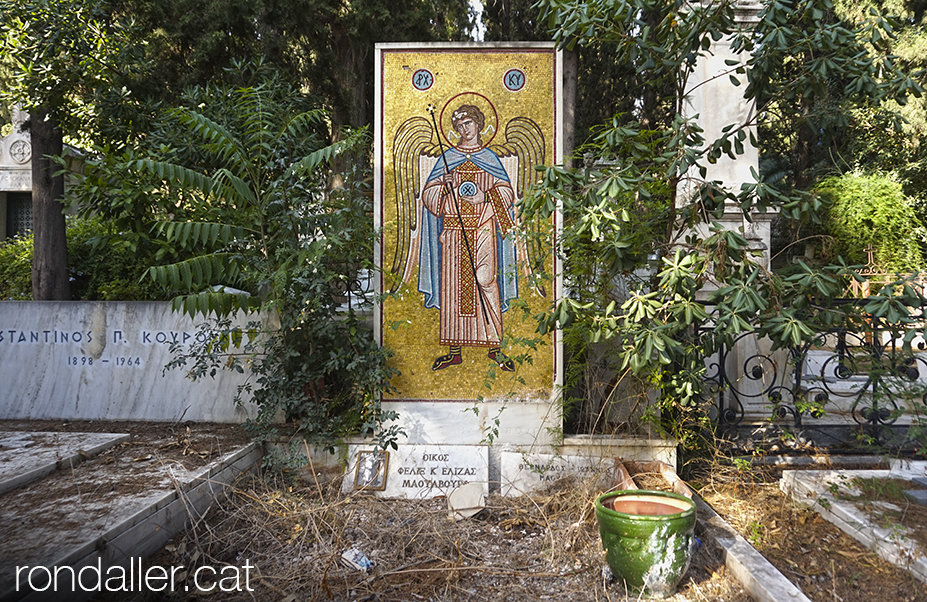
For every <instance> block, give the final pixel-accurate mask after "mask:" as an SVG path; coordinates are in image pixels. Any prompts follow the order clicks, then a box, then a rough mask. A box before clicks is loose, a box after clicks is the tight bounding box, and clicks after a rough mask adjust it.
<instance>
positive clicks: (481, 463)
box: [344, 445, 489, 499]
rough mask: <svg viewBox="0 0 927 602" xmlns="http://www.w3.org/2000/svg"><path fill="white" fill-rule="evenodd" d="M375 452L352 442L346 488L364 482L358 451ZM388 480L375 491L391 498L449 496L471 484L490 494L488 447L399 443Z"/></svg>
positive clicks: (392, 452)
mask: <svg viewBox="0 0 927 602" xmlns="http://www.w3.org/2000/svg"><path fill="white" fill-rule="evenodd" d="M361 451H373V448H372V447H371V446H369V445H363V446H362V445H351V446H350V447H349V448H348V458H349V463H348V471H347V473H346V475H347V477H346V478H345V480H344V488H345V490H348V491H350V490H354V489H355V488H356V487H355V485H362V484H363V482H364V479H363V478H358V470H357V459H358V455H359V452H361ZM388 451H389V459H388V466H387V471H386V481H385V483H383V485H384V488H383V489H382V490H375V491H372V493H374V494H375V495H377V496H380V497H389V498H406V499H422V498H431V497H437V496H447V495H448V494H449V493H451V492H452V491H453V490H455V489H456V488H458V487H460V486H461V485H466V484H468V483H478V484H480V485H482V487H483V495H484V496H485V495H488V494H489V449H488V448H487V447H486V446H483V445H400V446H399V449H398V450H394V449H390V450H388ZM378 483H379V481H378Z"/></svg>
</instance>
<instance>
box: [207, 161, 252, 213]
mask: <svg viewBox="0 0 927 602" xmlns="http://www.w3.org/2000/svg"><path fill="white" fill-rule="evenodd" d="M213 177H214V179H215V181H216V183H218V184H220V185H222V187H223V190H234V191H235V196H236V197H237V198H239V199H242V200H245V201H248V202H249V203H251V204H253V205H257V197H256V196H255V195H254V191H253V190H251V187H250V186H248V184H247V183H245V181H244V180H242V179H241V178H239V177H238V176H236V175H235V174H233V173H232V172H231V171H229V170H228V169H226V168H224V167H223V168H222V169H219V170H218V171H216V174H215V176H213ZM231 196H232V195H227V199H228V200H231ZM236 205H237V206H238V207H239V208H240V207H241V205H242V203H236Z"/></svg>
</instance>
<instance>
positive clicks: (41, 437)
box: [0, 431, 129, 493]
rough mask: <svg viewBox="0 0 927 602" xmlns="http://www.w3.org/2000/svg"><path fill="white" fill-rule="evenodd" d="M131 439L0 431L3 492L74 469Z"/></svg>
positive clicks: (113, 435) (0, 489) (0, 486)
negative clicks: (61, 471) (64, 469)
mask: <svg viewBox="0 0 927 602" xmlns="http://www.w3.org/2000/svg"><path fill="white" fill-rule="evenodd" d="M128 438H129V436H128V435H126V434H121V433H45V432H35V433H28V432H3V431H0V493H4V492H6V491H9V490H11V489H15V488H16V487H21V486H23V485H25V484H26V483H29V482H31V481H34V480H35V479H39V478H41V477H44V476H45V475H47V474H49V473H51V472H52V471H54V470H55V469H58V468H62V469H63V468H69V467H73V466H74V465H75V464H77V463H79V462H82V461H83V460H85V459H87V458H90V457H92V456H95V455H97V454H99V453H100V452H102V451H104V450H106V449H109V448H110V447H112V446H114V445H116V444H117V443H119V442H121V441H125V440H126V439H128Z"/></svg>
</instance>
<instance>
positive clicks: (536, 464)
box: [501, 452, 615, 496]
mask: <svg viewBox="0 0 927 602" xmlns="http://www.w3.org/2000/svg"><path fill="white" fill-rule="evenodd" d="M614 465H615V461H614V459H613V458H600V457H593V456H557V455H554V454H538V453H530V454H528V453H519V452H502V458H501V472H502V495H506V496H508V495H522V494H525V493H531V492H532V491H537V490H539V489H543V488H544V487H547V486H549V485H551V483H553V482H556V481H558V480H559V479H561V478H564V477H567V476H573V477H576V478H579V479H583V478H586V477H591V476H594V475H601V474H604V473H608V472H611V471H612V470H613V468H614Z"/></svg>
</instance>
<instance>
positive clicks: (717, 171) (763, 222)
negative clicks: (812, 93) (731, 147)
mask: <svg viewBox="0 0 927 602" xmlns="http://www.w3.org/2000/svg"><path fill="white" fill-rule="evenodd" d="M761 9H762V6H761V5H760V4H759V3H758V2H756V1H755V0H739V1H738V3H737V7H736V9H735V10H736V19H737V22H738V23H739V24H740V26H741V27H745V28H746V27H752V26H753V25H754V24H755V23H756V22H757V21H758V19H759V13H760V10H761ZM730 43H731V40H730V38H727V37H725V38H721V39H719V40H717V41H713V42H712V45H711V48H710V51H709V52H708V53H706V55H705V56H703V57H702V58H701V60H700V61H699V63H698V64H697V65H696V66H695V69H694V71H693V73H692V74H691V76H690V78H689V82H688V85H687V87H686V89H687V93H686V104H685V110H686V113H687V115H689V116H697V121H698V123H699V125H700V126H701V127H702V129H703V130H704V134H703V136H704V138H705V140H706V141H707V142H708V143H711V142H713V141H714V140H717V139H718V138H720V137H721V135H722V133H723V128H725V127H727V126H729V125H732V124H734V127H735V128H736V127H739V126H741V125H743V124H750V125H749V126H748V130H747V133H748V135H747V139H746V140H744V153H743V154H742V155H739V156H738V157H737V159H731V158H730V157H728V156H727V155H722V156H721V157H720V158H719V159H718V160H717V162H716V163H712V164H707V165H706V166H707V174H706V177H705V179H706V180H708V181H718V182H721V183H722V185H723V186H724V187H725V188H726V189H727V190H729V191H732V192H737V191H739V190H740V187H741V184H744V183H752V182H755V178H754V176H753V172H752V171H751V169H752V170H754V171H756V172H757V173H759V151H758V149H757V148H756V147H755V146H753V145H752V144H750V134H751V133H752V134H753V136H754V137H755V136H756V127H755V125H754V123H755V122H754V119H755V110H756V109H755V106H754V104H753V103H752V102H750V101H748V100H747V99H745V98H744V91H745V89H746V84H747V82H746V77H745V76H744V75H738V74H736V73H735V69H736V66H735V65H731V64H729V62H731V61H745V60H746V59H747V58H748V57H745V56H738V55H737V54H736V53H735V52H733V51H732V50H731V47H730ZM730 75H734V76H735V77H736V78H737V79H738V80H740V82H741V85H739V86H735V85H734V84H733V82H732V81H731V78H730ZM690 196H691V194H690V193H688V191H686V190H681V191H680V194H679V199H680V202H683V203H684V202H686V201H687V199H688V198H689V197H690ZM773 217H775V213H774V212H767V213H765V214H761V213H754V214H753V215H752V216H751V218H752V221H748V220H747V219H745V218H744V216H743V213H742V212H741V210H740V208H739V207H737V206H736V205H734V204H729V205H728V206H727V207H726V210H725V212H724V217H723V218H722V219H721V220H720V223H721V225H722V226H724V227H725V228H729V229H731V230H739V231H742V232H743V234H744V236H745V237H746V238H747V240H748V241H749V242H750V246H751V248H753V249H756V250H761V251H762V252H763V257H762V260H761V263H762V264H763V265H765V266H766V267H768V266H769V260H770V256H769V249H770V232H771V229H770V222H771V221H772V219H773ZM702 228H704V232H702V233H703V234H705V235H707V230H708V225H707V224H705V225H703V226H702ZM705 292H707V291H705ZM768 354H769V344H768V341H764V340H758V339H757V338H756V337H754V336H746V337H744V338H742V339H739V340H738V342H737V344H736V345H735V347H734V349H731V350H730V353H729V354H728V356H727V361H726V362H725V363H726V366H725V369H726V370H727V374H728V376H729V378H731V379H732V381H734V383H733V385H732V387H733V388H735V389H736V392H737V393H738V398H739V399H740V401H741V403H742V404H743V410H744V413H745V417H746V419H747V420H755V419H758V418H763V417H765V416H768V409H767V408H765V407H764V404H763V396H762V395H761V392H762V391H763V390H764V389H766V388H767V387H768V386H769V384H770V382H769V379H770V378H773V372H772V371H767V370H764V371H763V374H762V375H761V376H759V377H756V376H755V375H752V374H751V376H747V375H746V374H745V371H744V370H745V366H747V367H752V366H754V365H758V362H759V360H758V359H757V358H760V357H763V356H766V355H768ZM716 359H717V358H715V360H716ZM780 359H781V358H780ZM709 364H711V361H709ZM780 365H782V364H780ZM764 366H765V365H764ZM713 371H714V369H709V373H711V372H713ZM732 394H733V393H732V392H731V391H728V392H727V393H726V394H725V395H726V396H727V397H729V398H730V397H731V396H732ZM728 403H730V402H728Z"/></svg>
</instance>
